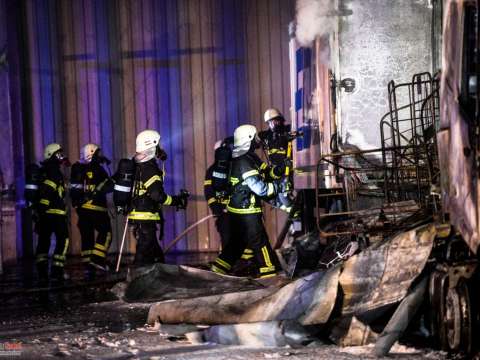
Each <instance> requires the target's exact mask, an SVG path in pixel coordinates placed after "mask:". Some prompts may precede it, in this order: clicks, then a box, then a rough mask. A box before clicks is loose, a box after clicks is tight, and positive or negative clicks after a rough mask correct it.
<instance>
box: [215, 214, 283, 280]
mask: <svg viewBox="0 0 480 360" xmlns="http://www.w3.org/2000/svg"><path fill="white" fill-rule="evenodd" d="M228 215H229V220H230V226H231V228H232V229H235V231H232V232H231V235H230V239H229V241H228V242H227V244H226V246H225V248H224V249H223V250H222V252H221V253H220V255H219V256H218V257H217V259H216V260H215V263H214V264H213V265H212V270H213V271H215V272H218V273H221V274H226V273H228V272H229V271H230V270H231V269H232V266H233V265H234V264H235V262H236V261H237V260H238V259H239V258H240V257H241V256H242V254H243V252H244V250H245V248H248V249H250V250H251V251H252V252H253V259H254V261H255V263H256V265H257V272H258V276H259V277H261V278H263V277H269V276H274V275H275V274H276V273H277V272H278V271H279V269H280V266H279V262H278V258H277V255H276V254H275V252H274V251H273V250H272V247H271V246H270V243H269V241H268V236H267V233H266V231H265V227H264V225H263V220H262V214H261V213H257V214H234V213H229V214H228Z"/></svg>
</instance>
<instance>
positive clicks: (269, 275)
mask: <svg viewBox="0 0 480 360" xmlns="http://www.w3.org/2000/svg"><path fill="white" fill-rule="evenodd" d="M274 276H277V273H273V274H267V275H260V276H259V278H261V279H265V278H269V277H274Z"/></svg>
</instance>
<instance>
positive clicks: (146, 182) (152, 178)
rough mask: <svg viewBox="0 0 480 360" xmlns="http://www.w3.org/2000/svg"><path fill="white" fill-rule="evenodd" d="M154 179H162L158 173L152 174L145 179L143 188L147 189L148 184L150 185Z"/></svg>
mask: <svg viewBox="0 0 480 360" xmlns="http://www.w3.org/2000/svg"><path fill="white" fill-rule="evenodd" d="M155 181H162V179H161V178H160V176H158V175H153V176H152V177H151V178H150V179H148V180H147V181H145V183H144V184H143V186H144V187H145V189H148V188H149V187H150V185H152V184H153V183H154V182H155Z"/></svg>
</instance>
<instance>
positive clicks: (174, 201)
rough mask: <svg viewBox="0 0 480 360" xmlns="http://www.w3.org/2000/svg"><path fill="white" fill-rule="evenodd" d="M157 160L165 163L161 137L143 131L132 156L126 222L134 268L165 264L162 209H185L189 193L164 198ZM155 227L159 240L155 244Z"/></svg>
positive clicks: (153, 131)
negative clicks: (132, 238) (130, 228)
mask: <svg viewBox="0 0 480 360" xmlns="http://www.w3.org/2000/svg"><path fill="white" fill-rule="evenodd" d="M157 158H160V159H161V160H165V159H166V155H165V152H164V151H163V150H162V149H161V148H160V134H159V133H158V132H157V131H155V130H144V131H142V132H140V133H139V134H138V135H137V139H136V154H135V158H134V160H135V163H136V166H135V181H134V188H133V194H132V200H131V206H130V209H131V210H130V212H129V213H128V221H129V223H131V224H133V227H134V234H135V238H136V239H137V249H136V253H135V260H134V263H135V265H146V264H151V263H155V262H165V258H164V254H163V250H162V248H161V247H160V244H159V242H160V240H161V239H162V237H163V216H162V212H161V206H162V205H169V206H176V207H177V210H178V209H185V208H186V207H187V199H188V192H186V191H185V190H181V192H180V194H179V195H174V196H171V195H167V194H166V193H165V191H164V189H163V177H164V174H163V172H162V171H161V170H160V169H159V167H158V165H157ZM157 224H160V236H159V239H158V240H157V235H156V234H157Z"/></svg>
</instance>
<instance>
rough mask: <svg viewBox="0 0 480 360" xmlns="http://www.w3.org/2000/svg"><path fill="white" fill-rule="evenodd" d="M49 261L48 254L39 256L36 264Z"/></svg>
mask: <svg viewBox="0 0 480 360" xmlns="http://www.w3.org/2000/svg"><path fill="white" fill-rule="evenodd" d="M47 260H48V254H37V256H36V259H35V262H37V263H39V262H42V261H47Z"/></svg>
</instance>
